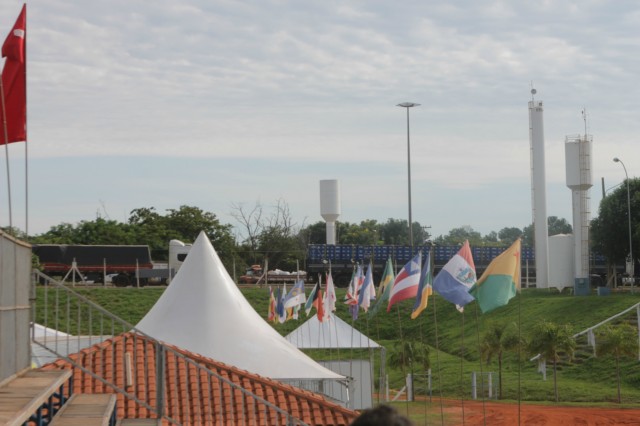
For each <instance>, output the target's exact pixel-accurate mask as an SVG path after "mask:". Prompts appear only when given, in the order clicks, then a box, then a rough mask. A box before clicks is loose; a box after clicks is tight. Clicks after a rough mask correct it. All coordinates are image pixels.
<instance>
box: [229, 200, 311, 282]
mask: <svg viewBox="0 0 640 426" xmlns="http://www.w3.org/2000/svg"><path fill="white" fill-rule="evenodd" d="M232 215H233V216H234V217H235V219H236V220H237V221H238V222H239V223H240V224H241V225H242V226H243V228H244V235H243V238H244V240H243V242H242V248H244V249H245V250H246V252H247V253H248V259H247V256H245V260H246V261H248V262H250V263H253V264H260V263H263V262H265V260H268V261H269V269H274V268H279V269H286V270H295V269H296V266H297V265H296V263H297V261H298V260H300V259H302V258H304V252H305V249H306V245H304V244H303V243H304V239H303V238H300V235H301V231H300V230H299V229H298V226H297V224H296V223H295V222H293V218H292V215H291V212H290V210H289V205H288V204H287V203H286V202H285V201H284V200H282V199H279V200H276V204H275V205H274V206H273V208H272V209H271V213H269V214H268V213H267V212H266V210H265V208H264V206H263V205H262V204H260V203H256V204H255V206H254V207H253V208H252V209H250V210H248V209H246V208H245V207H244V206H243V205H236V206H234V212H233V213H232Z"/></svg>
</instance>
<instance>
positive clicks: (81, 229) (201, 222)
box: [32, 206, 236, 270]
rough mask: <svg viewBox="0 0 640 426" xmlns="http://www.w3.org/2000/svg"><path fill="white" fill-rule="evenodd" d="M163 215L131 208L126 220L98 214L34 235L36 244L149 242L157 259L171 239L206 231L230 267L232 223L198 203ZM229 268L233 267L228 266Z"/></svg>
mask: <svg viewBox="0 0 640 426" xmlns="http://www.w3.org/2000/svg"><path fill="white" fill-rule="evenodd" d="M168 212H169V213H168V214H167V215H166V216H163V215H161V214H159V213H157V212H156V211H155V209H154V208H153V207H149V208H138V209H134V210H132V211H131V214H130V217H129V219H128V221H127V223H120V222H117V221H114V220H107V219H104V218H101V217H98V218H97V219H96V220H92V221H81V222H79V223H78V224H77V225H71V224H68V223H63V224H60V225H57V226H53V227H51V228H50V229H49V231H47V232H45V233H43V234H41V235H37V236H35V237H33V238H32V242H33V243H36V244H89V245H101V244H114V245H135V244H142V245H148V246H149V248H150V250H151V256H152V258H153V259H154V260H166V259H167V255H168V251H169V241H170V240H172V239H178V240H182V241H184V242H192V241H194V240H195V239H196V237H197V236H198V234H199V233H200V231H204V232H205V233H206V234H207V236H208V237H209V239H210V240H211V243H212V244H213V246H214V247H215V249H216V251H217V252H218V255H219V256H220V259H221V260H222V261H223V263H224V264H225V266H227V268H229V267H230V266H231V264H232V262H233V258H234V256H235V251H236V250H235V239H234V237H233V235H232V234H231V226H230V225H224V224H221V223H220V221H219V220H218V218H217V217H216V215H215V214H213V213H209V212H204V211H202V210H201V209H199V208H197V207H190V206H180V208H178V209H169V210H168ZM229 270H230V269H229Z"/></svg>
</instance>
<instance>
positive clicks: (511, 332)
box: [480, 323, 520, 399]
mask: <svg viewBox="0 0 640 426" xmlns="http://www.w3.org/2000/svg"><path fill="white" fill-rule="evenodd" d="M517 330H518V327H517V325H516V324H513V323H491V324H489V325H488V328H487V330H486V332H485V334H484V336H483V337H482V341H481V343H480V353H481V355H482V357H483V358H484V359H485V360H486V363H487V364H489V363H490V362H491V358H493V357H494V356H495V357H496V358H497V359H498V387H499V389H498V398H499V399H502V357H503V355H504V353H505V352H506V351H510V350H514V349H517V348H518V347H520V338H519V337H518V333H517Z"/></svg>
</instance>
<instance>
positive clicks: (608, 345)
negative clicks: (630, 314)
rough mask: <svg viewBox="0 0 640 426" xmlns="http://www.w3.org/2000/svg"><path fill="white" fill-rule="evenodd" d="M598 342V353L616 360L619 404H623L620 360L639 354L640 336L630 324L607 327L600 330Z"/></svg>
mask: <svg viewBox="0 0 640 426" xmlns="http://www.w3.org/2000/svg"><path fill="white" fill-rule="evenodd" d="M596 341H597V342H598V344H597V347H596V353H598V354H599V355H611V356H613V357H614V358H615V360H616V382H617V384H618V404H620V403H621V402H622V397H621V393H620V358H622V357H630V358H633V357H635V356H636V355H637V353H638V336H637V334H636V330H635V329H634V328H633V327H631V326H630V325H629V324H620V325H618V326H616V327H613V326H605V327H602V328H601V329H600V330H599V333H598V336H597V339H596Z"/></svg>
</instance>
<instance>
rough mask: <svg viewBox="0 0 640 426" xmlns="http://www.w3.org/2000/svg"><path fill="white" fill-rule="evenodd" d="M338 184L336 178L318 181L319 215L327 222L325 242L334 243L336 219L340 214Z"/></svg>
mask: <svg viewBox="0 0 640 426" xmlns="http://www.w3.org/2000/svg"><path fill="white" fill-rule="evenodd" d="M340 213H341V209H340V184H339V182H338V181H337V180H336V179H328V180H321V181H320V215H321V216H322V218H323V219H324V220H325V222H326V223H327V244H336V220H337V219H338V217H339V216H340Z"/></svg>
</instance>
